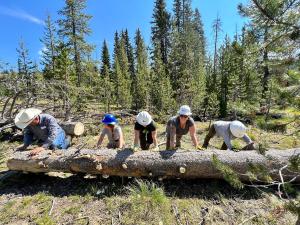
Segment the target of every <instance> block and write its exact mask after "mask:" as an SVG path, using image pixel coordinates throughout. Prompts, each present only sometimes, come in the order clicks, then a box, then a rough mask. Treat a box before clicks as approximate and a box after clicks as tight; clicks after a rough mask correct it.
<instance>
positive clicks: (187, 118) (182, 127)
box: [166, 105, 202, 150]
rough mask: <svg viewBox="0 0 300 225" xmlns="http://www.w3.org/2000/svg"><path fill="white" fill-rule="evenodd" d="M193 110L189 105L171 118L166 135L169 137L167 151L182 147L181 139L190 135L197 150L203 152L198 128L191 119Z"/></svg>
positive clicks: (181, 108)
mask: <svg viewBox="0 0 300 225" xmlns="http://www.w3.org/2000/svg"><path fill="white" fill-rule="evenodd" d="M191 115H192V113H191V109H190V107H189V106H187V105H183V106H181V107H180V109H179V111H178V115H177V116H174V117H171V118H170V119H169V121H168V123H167V127H166V135H167V143H166V149H167V150H174V149H176V148H180V147H181V138H182V136H183V135H186V134H187V133H189V134H190V136H191V139H192V142H193V144H194V146H195V148H196V149H197V150H202V148H201V146H200V145H198V140H197V137H196V126H195V122H194V120H193V118H192V117H191Z"/></svg>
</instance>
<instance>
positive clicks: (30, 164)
mask: <svg viewBox="0 0 300 225" xmlns="http://www.w3.org/2000/svg"><path fill="white" fill-rule="evenodd" d="M28 153H29V152H16V153H15V154H14V156H13V158H11V159H9V160H8V162H7V166H8V168H9V169H10V170H19V171H27V172H33V173H39V172H52V171H59V172H71V173H88V174H103V175H113V176H128V177H161V178H187V179H190V178H217V179H222V178H223V176H222V174H221V173H220V172H219V171H218V170H217V169H216V168H215V166H214V164H213V162H212V157H213V155H216V156H217V158H218V159H219V160H220V161H221V162H222V163H224V164H226V165H229V166H230V167H231V168H232V169H233V170H235V171H236V172H237V173H238V174H239V177H240V178H241V180H248V179H249V178H248V176H246V175H245V174H246V172H247V169H248V165H249V163H252V164H255V165H261V166H264V167H265V168H266V170H267V171H268V172H269V173H270V176H271V177H272V178H273V179H278V178H279V173H278V170H279V169H280V168H281V167H283V166H284V165H287V164H288V161H289V159H290V158H291V157H292V156H295V155H298V154H300V148H298V149H289V150H269V151H267V152H266V155H265V156H263V155H261V154H258V153H257V152H256V151H241V152H229V151H222V150H207V151H183V150H177V151H159V152H151V151H140V152H135V153H133V152H132V151H131V150H130V149H124V150H120V151H116V150H111V149H98V150H91V149H81V150H76V149H74V148H69V149H68V150H59V151H57V150H56V151H54V152H52V151H48V150H47V151H44V152H42V153H40V154H39V155H37V156H35V157H30V156H29V155H28ZM282 175H283V178H284V179H290V178H291V177H294V176H295V174H294V173H292V172H289V171H288V170H283V171H282ZM297 180H298V181H299V178H297Z"/></svg>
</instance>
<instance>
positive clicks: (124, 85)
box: [113, 32, 132, 109]
mask: <svg viewBox="0 0 300 225" xmlns="http://www.w3.org/2000/svg"><path fill="white" fill-rule="evenodd" d="M113 83H114V88H115V94H116V103H117V104H118V106H119V105H121V106H122V107H123V108H127V109H128V108H130V106H131V101H132V97H131V94H130V90H131V79H130V74H129V65H128V59H127V54H126V48H125V42H124V39H123V38H121V40H119V37H118V33H117V32H116V33H115V44H114V66H113Z"/></svg>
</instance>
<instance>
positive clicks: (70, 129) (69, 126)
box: [59, 122, 84, 136]
mask: <svg viewBox="0 0 300 225" xmlns="http://www.w3.org/2000/svg"><path fill="white" fill-rule="evenodd" d="M59 125H60V126H61V127H62V128H63V129H64V131H65V132H66V134H68V135H71V136H74V135H75V136H80V135H82V134H83V132H84V125H83V123H81V122H62V123H59Z"/></svg>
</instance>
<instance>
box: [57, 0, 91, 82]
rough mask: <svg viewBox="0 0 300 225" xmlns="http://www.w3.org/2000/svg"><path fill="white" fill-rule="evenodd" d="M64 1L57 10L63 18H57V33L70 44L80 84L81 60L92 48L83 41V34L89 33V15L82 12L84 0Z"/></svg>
mask: <svg viewBox="0 0 300 225" xmlns="http://www.w3.org/2000/svg"><path fill="white" fill-rule="evenodd" d="M65 3H66V6H65V7H64V8H63V9H62V10H60V11H59V14H60V15H62V16H64V18H63V19H60V20H58V24H59V30H58V33H59V35H60V36H61V37H62V38H66V40H67V44H68V45H70V46H72V52H71V53H72V56H73V57H74V66H75V73H76V76H77V86H80V85H81V80H82V76H83V65H82V62H83V61H85V57H86V56H87V55H88V54H89V53H90V52H91V50H92V46H91V45H89V44H88V43H87V42H86V41H85V36H86V35H89V34H90V33H91V30H90V28H89V27H88V21H89V20H90V18H91V16H90V15H87V14H85V13H84V12H83V10H84V9H85V8H86V1H85V0H66V1H65Z"/></svg>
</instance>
